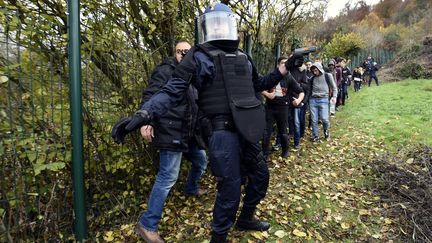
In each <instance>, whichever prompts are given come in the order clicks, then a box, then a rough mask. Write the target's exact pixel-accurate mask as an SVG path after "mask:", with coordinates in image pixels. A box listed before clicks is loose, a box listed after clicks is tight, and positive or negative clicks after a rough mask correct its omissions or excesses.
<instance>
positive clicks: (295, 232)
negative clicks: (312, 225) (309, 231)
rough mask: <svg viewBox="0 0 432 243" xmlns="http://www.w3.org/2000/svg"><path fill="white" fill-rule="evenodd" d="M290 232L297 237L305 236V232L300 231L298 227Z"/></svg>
mask: <svg viewBox="0 0 432 243" xmlns="http://www.w3.org/2000/svg"><path fill="white" fill-rule="evenodd" d="M292 233H293V234H294V235H295V236H298V237H306V236H307V235H306V233H305V232H303V231H300V230H298V229H294V230H293V232H292Z"/></svg>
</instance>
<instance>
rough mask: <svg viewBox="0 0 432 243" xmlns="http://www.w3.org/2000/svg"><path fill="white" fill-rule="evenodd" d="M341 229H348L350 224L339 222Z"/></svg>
mask: <svg viewBox="0 0 432 243" xmlns="http://www.w3.org/2000/svg"><path fill="white" fill-rule="evenodd" d="M341 227H342V229H349V227H350V225H349V224H348V223H341Z"/></svg>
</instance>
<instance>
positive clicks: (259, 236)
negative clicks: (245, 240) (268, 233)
mask: <svg viewBox="0 0 432 243" xmlns="http://www.w3.org/2000/svg"><path fill="white" fill-rule="evenodd" d="M252 236H253V237H254V238H255V239H258V240H262V239H263V235H262V232H261V231H255V232H254V233H252Z"/></svg>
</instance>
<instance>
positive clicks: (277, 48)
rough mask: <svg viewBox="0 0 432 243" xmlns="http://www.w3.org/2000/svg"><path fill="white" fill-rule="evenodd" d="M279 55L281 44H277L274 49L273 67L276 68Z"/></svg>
mask: <svg viewBox="0 0 432 243" xmlns="http://www.w3.org/2000/svg"><path fill="white" fill-rule="evenodd" d="M280 55H281V44H280V43H277V44H276V47H275V66H277V64H278V63H277V59H278V58H279V57H280Z"/></svg>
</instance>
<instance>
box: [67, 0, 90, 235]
mask: <svg viewBox="0 0 432 243" xmlns="http://www.w3.org/2000/svg"><path fill="white" fill-rule="evenodd" d="M79 5H80V2H79V0H68V12H69V19H68V20H69V21H68V22H69V30H68V31H69V33H68V36H69V43H68V45H69V48H68V59H69V84H70V112H71V126H72V127H71V136H72V181H73V196H74V213H75V222H74V228H75V237H76V240H77V241H78V242H82V241H83V240H84V239H85V238H86V235H87V232H86V231H87V222H86V212H85V211H86V210H85V196H84V159H83V124H82V97H81V50H80V44H81V38H80V8H79Z"/></svg>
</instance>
